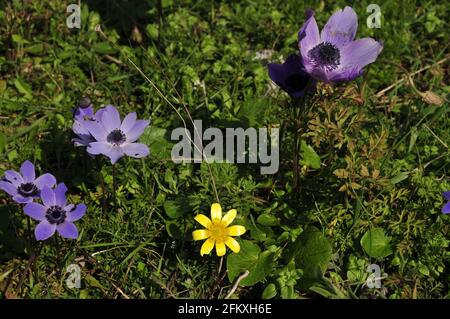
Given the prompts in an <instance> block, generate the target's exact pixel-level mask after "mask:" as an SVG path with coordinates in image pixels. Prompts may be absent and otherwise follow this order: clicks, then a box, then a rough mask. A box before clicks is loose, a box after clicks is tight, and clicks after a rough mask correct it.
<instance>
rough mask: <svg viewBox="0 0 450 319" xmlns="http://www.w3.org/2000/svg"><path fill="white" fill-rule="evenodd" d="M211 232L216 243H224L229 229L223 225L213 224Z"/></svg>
mask: <svg viewBox="0 0 450 319" xmlns="http://www.w3.org/2000/svg"><path fill="white" fill-rule="evenodd" d="M209 231H210V232H211V238H212V239H214V240H215V241H219V242H224V241H225V239H226V237H227V228H226V227H224V226H223V225H222V224H221V223H218V224H212V225H211V228H210V229H209Z"/></svg>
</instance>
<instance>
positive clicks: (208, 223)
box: [192, 203, 245, 257]
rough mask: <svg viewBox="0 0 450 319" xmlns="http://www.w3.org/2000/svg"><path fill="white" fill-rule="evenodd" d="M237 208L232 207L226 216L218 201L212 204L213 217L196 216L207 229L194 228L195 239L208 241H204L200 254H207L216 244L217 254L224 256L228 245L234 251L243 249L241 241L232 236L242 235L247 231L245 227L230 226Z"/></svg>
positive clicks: (193, 235)
mask: <svg viewBox="0 0 450 319" xmlns="http://www.w3.org/2000/svg"><path fill="white" fill-rule="evenodd" d="M236 214H237V211H236V209H231V210H230V211H229V212H228V213H227V214H226V215H225V216H223V217H222V207H221V206H220V204H218V203H214V204H212V205H211V219H209V218H208V217H206V216H205V215H203V214H199V215H197V216H195V220H196V221H198V222H199V223H200V224H201V225H202V226H203V227H205V228H206V229H199V230H194V231H193V232H192V237H193V238H194V240H203V239H206V241H205V242H204V243H203V245H202V248H201V250H200V255H202V256H203V255H205V254H206V255H207V254H209V253H210V252H211V250H212V249H213V248H214V245H215V246H216V253H217V256H219V257H220V256H223V255H225V252H226V247H225V245H226V246H228V247H229V248H230V249H231V250H232V251H233V252H235V253H238V252H239V250H240V249H241V246H239V243H238V242H237V241H236V239H234V238H233V237H231V236H240V235H242V234H244V233H245V227H244V226H239V225H234V226H230V227H228V226H229V225H230V224H231V223H232V222H233V220H234V218H235V217H236Z"/></svg>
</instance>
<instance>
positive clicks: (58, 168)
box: [0, 0, 450, 298]
mask: <svg viewBox="0 0 450 319" xmlns="http://www.w3.org/2000/svg"><path fill="white" fill-rule="evenodd" d="M74 2H75V1H74ZM371 2H373V1H355V2H354V3H353V2H344V1H326V2H325V1H295V0H289V1H288V0H285V1H274V0H272V1H269V0H264V1H233V2H232V3H231V2H230V3H226V2H221V1H193V0H192V1H191V0H183V1H172V0H162V1H124V0H120V1H93V0H91V1H84V0H83V1H81V4H82V5H81V27H80V28H79V29H77V28H74V29H69V28H68V26H67V25H66V18H67V17H68V16H69V15H70V13H67V12H66V8H67V5H68V4H69V3H68V2H67V3H66V1H57V0H46V1H29V0H23V1H19V0H13V1H4V0H0V175H2V174H3V173H4V172H5V171H6V170H9V169H14V170H18V169H19V168H20V165H21V163H23V162H24V161H25V160H27V159H28V160H30V161H32V162H33V163H34V164H35V165H36V168H37V170H38V171H39V172H40V173H45V172H50V173H52V174H54V175H55V176H56V178H57V180H58V181H59V182H62V181H63V182H64V183H65V184H66V185H67V186H68V188H69V194H70V196H69V201H70V202H73V203H80V202H82V203H85V204H86V205H87V207H88V209H87V213H86V215H85V216H84V217H83V218H82V219H81V220H79V221H78V222H77V223H76V225H77V227H78V230H79V237H78V239H76V240H64V239H61V238H59V239H58V241H55V238H57V237H56V236H55V237H53V238H50V239H48V240H46V241H43V242H42V241H36V240H35V239H34V236H33V235H32V233H30V232H29V229H31V231H32V230H33V229H34V228H35V225H36V222H35V221H30V220H29V219H28V217H27V216H26V215H25V214H24V212H23V208H22V206H20V205H18V204H15V203H14V202H13V201H12V200H11V199H10V197H9V196H8V194H6V193H4V192H1V193H0V298H21V297H23V298H223V297H225V296H226V295H227V293H228V292H229V291H230V289H231V286H232V284H233V282H235V281H236V279H237V277H238V276H239V275H241V274H242V273H243V272H244V271H245V270H249V272H250V275H249V276H248V277H246V278H244V279H243V280H242V281H241V282H240V283H239V285H238V288H237V289H236V290H235V291H234V292H233V293H232V295H231V297H232V298H318V297H320V296H324V297H327V298H448V297H449V296H450V287H449V281H450V270H449V267H450V250H449V243H450V217H449V216H448V215H445V214H442V212H441V209H442V207H443V206H444V205H445V201H444V198H443V197H442V192H444V191H448V190H450V179H449V177H448V175H447V174H448V171H449V165H450V152H449V145H450V144H449V143H450V130H449V127H450V120H449V116H448V111H449V107H448V103H447V99H448V94H449V89H450V87H449V84H448V78H449V74H448V73H449V72H448V58H449V53H448V43H449V32H448V28H449V25H448V16H449V6H448V4H447V5H446V4H445V2H440V1H426V0H422V1H410V0H403V1H400V0H399V1H394V0H389V1H382V3H381V1H380V8H381V13H382V16H381V27H380V28H369V27H368V26H367V24H366V19H367V17H368V16H369V14H370V13H367V11H366V8H367V6H368V5H369V4H370V3H371ZM345 5H350V6H352V7H353V8H354V10H355V11H356V12H357V14H358V18H359V20H358V22H359V27H358V31H357V35H356V37H357V38H363V37H373V38H375V39H378V40H382V41H383V43H384V48H383V51H382V53H381V54H380V56H379V57H378V59H377V61H376V62H374V63H373V64H371V65H370V66H369V67H368V68H367V69H366V72H365V74H364V76H362V77H359V78H358V79H356V80H354V81H351V82H345V83H338V84H332V85H324V84H319V85H318V86H317V91H316V94H315V95H314V98H313V99H311V102H310V105H309V107H308V111H307V112H304V113H305V114H304V116H303V122H302V125H301V127H300V128H299V129H298V130H297V132H296V131H295V129H296V128H295V126H294V124H293V123H294V122H295V121H294V120H293V108H292V106H291V105H290V99H289V97H288V95H286V94H285V93H283V91H282V90H280V89H279V88H278V87H277V86H276V85H274V84H273V83H272V82H271V81H270V79H269V76H268V72H267V64H268V63H269V62H281V61H282V60H284V59H285V58H286V57H287V56H288V55H290V54H292V53H296V52H297V51H298V47H297V32H298V30H299V28H300V27H301V25H302V24H303V22H304V20H305V14H304V12H305V10H306V9H307V8H312V9H314V11H315V16H316V19H317V21H318V24H319V27H321V26H323V25H324V24H325V22H326V21H327V19H328V17H329V16H330V15H331V14H332V13H333V12H334V11H335V10H337V9H339V8H343V7H344V6H345ZM96 25H101V30H102V32H103V33H100V32H96V31H95V26H96ZM97 31H98V30H97ZM151 83H154V84H155V85H156V86H157V88H158V89H159V91H160V93H161V94H159V93H158V92H157V90H156V89H155V87H153V86H152V84H151ZM86 96H87V97H89V98H90V99H91V100H92V102H93V105H94V107H95V108H96V109H98V108H100V107H101V106H103V105H107V104H113V105H115V106H116V107H117V108H118V110H119V112H120V113H121V115H122V117H123V116H125V114H126V113H128V112H133V111H135V112H137V114H138V117H139V118H141V119H150V120H151V124H150V126H149V127H148V128H147V129H146V130H145V132H144V134H143V136H142V137H141V139H140V141H141V142H143V143H145V144H147V145H148V146H149V148H150V156H148V157H145V158H143V159H133V158H123V159H121V160H120V161H119V162H118V163H117V164H115V165H114V167H115V170H116V173H115V175H116V180H115V183H116V186H115V189H116V191H115V197H116V199H115V200H114V194H113V193H114V192H113V189H114V179H113V166H112V165H111V164H110V163H109V160H108V159H107V158H106V157H102V156H98V157H96V158H95V159H93V158H91V157H89V156H88V155H87V154H86V151H85V149H84V148H75V147H74V146H73V143H72V141H71V139H72V138H73V132H72V123H73V119H72V109H73V108H74V106H75V105H76V104H77V102H78V101H79V100H80V98H82V97H86ZM169 104H172V105H173V108H172V107H171V106H170V105H169ZM175 110H176V111H178V113H179V114H177V112H175ZM187 111H189V114H190V116H191V117H192V119H198V120H202V121H203V127H204V128H207V127H217V128H222V129H224V128H227V127H243V128H247V127H255V128H262V127H271V128H281V133H280V142H279V146H280V168H279V171H278V172H277V173H276V174H271V175H262V174H261V173H260V165H259V164H224V163H222V164H219V163H216V164H211V165H207V164H206V163H197V164H194V163H185V164H176V163H174V162H173V161H172V160H171V158H170V157H171V149H172V147H173V145H174V144H175V142H174V141H171V139H170V136H171V132H172V130H173V129H175V128H178V127H183V121H182V120H181V118H180V116H179V115H181V117H182V118H183V120H184V121H185V122H186V123H187V125H188V127H189V128H190V129H191V128H192V125H191V123H190V119H189V116H188V113H187ZM296 135H297V138H298V137H300V138H301V140H302V142H301V144H300V145H301V146H300V149H299V152H298V154H296V155H295V154H294V155H293V152H292V150H293V149H295V147H293V144H294V143H295V141H296V139H297V138H296V137H295V136H296ZM297 143H298V139H297ZM293 161H298V164H299V165H298V168H299V174H300V179H299V183H298V185H299V186H298V187H294V185H293V180H294V179H295V176H294V175H295V174H294V173H293V170H292V167H293V166H294V165H293ZM213 181H214V182H215V183H214V182H213ZM215 188H216V190H217V196H216V193H215ZM217 197H218V198H219V199H220V203H221V205H222V207H223V209H224V211H228V210H230V209H232V208H234V209H236V210H237V218H236V221H235V224H238V225H244V226H245V227H246V229H247V232H246V233H245V234H244V235H242V236H240V237H238V242H239V243H240V245H241V251H240V252H239V253H238V254H234V253H232V252H230V251H229V249H228V250H227V254H226V255H225V257H223V258H220V257H217V256H216V254H215V252H214V251H213V253H211V254H209V255H205V256H200V247H201V244H202V243H201V242H198V241H193V239H192V235H191V234H192V231H193V230H195V229H199V228H200V225H199V224H198V223H196V221H195V220H194V216H195V215H197V214H198V213H205V214H207V215H208V214H209V209H210V206H211V204H212V203H213V202H215V201H217ZM70 265H75V267H79V269H80V270H81V274H80V275H81V287H80V288H70V287H68V285H67V279H69V281H70V278H71V276H72V274H73V269H74V268H73V267H74V266H72V268H70V267H69V266H70ZM370 265H372V266H370ZM368 267H369V269H368ZM377 269H379V275H380V276H381V277H382V279H381V281H380V284H381V286H380V287H378V286H376V287H374V288H371V284H370V283H376V282H374V281H373V280H372V281H371V280H370V278H368V277H369V275H371V274H372V271H376V270H377ZM375 273H376V272H375ZM367 279H369V281H367Z"/></svg>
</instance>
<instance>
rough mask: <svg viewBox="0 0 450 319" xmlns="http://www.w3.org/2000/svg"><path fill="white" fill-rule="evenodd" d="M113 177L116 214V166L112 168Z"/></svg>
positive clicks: (115, 209)
mask: <svg viewBox="0 0 450 319" xmlns="http://www.w3.org/2000/svg"><path fill="white" fill-rule="evenodd" d="M112 175H113V201H114V212H116V213H117V198H116V188H117V181H116V165H113V166H112Z"/></svg>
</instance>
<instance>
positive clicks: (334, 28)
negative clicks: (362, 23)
mask: <svg viewBox="0 0 450 319" xmlns="http://www.w3.org/2000/svg"><path fill="white" fill-rule="evenodd" d="M357 29H358V16H357V15H356V12H355V11H354V10H353V9H352V8H351V7H348V6H347V7H345V8H344V9H343V10H339V11H337V12H335V13H334V14H333V15H332V16H331V17H330V18H329V19H328V22H327V23H326V24H325V26H324V27H323V29H322V32H321V34H320V38H321V41H322V42H330V43H332V44H334V45H336V46H337V47H338V48H342V47H343V46H344V45H346V44H347V43H349V42H350V41H353V39H354V38H355V35H356V30H357Z"/></svg>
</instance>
